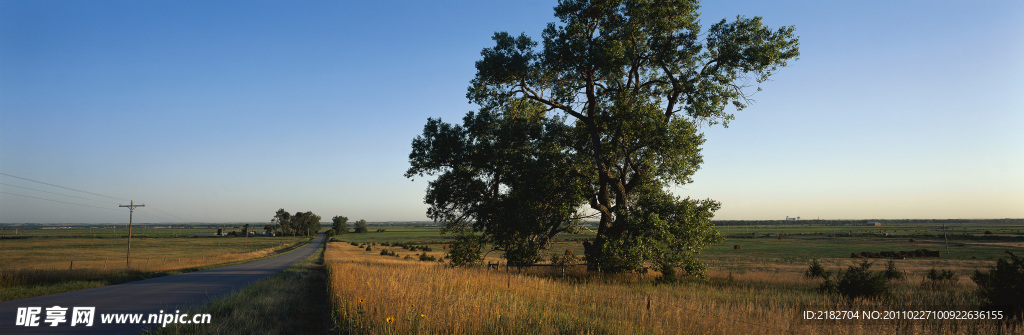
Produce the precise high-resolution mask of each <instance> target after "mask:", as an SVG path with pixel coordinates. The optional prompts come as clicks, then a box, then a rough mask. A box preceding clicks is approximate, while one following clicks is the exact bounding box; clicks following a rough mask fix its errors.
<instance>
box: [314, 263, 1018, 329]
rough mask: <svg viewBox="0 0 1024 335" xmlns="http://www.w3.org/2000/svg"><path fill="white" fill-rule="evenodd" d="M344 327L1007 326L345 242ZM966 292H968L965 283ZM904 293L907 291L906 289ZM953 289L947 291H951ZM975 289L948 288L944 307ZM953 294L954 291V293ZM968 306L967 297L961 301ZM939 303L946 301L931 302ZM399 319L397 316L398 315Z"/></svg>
mask: <svg viewBox="0 0 1024 335" xmlns="http://www.w3.org/2000/svg"><path fill="white" fill-rule="evenodd" d="M325 259H326V264H327V268H328V273H329V278H330V285H329V286H330V292H331V298H332V299H333V304H334V311H335V317H336V320H337V323H338V325H339V328H338V332H339V333H360V334H362V333H380V334H395V333H434V334H481V333H485V334H554V333H601V334H604V333H611V334H637V333H638V334H678V333H700V334H706V333H728V334H735V333H759V334H761V333H772V334H776V333H801V334H804V333H810V334H815V333H822V334H831V333H843V334H875V333H935V332H940V333H965V334H966V333H972V334H973V333H997V332H1019V331H1021V329H1020V328H1019V326H1012V325H1005V324H1002V323H998V322H994V321H984V322H968V321H965V322H940V321H920V320H917V321H871V322H856V321H854V322H844V323H836V322H824V321H804V320H801V319H800V316H801V314H802V312H803V311H804V310H808V309H813V310H868V311H872V310H877V311H884V310H891V309H893V308H894V306H892V304H893V303H892V302H887V301H873V300H855V301H847V300H845V299H843V298H840V297H836V296H825V295H820V294H818V293H816V292H815V290H814V288H815V286H816V282H814V281H810V280H806V279H800V278H797V277H795V276H794V277H788V275H787V276H784V277H782V278H779V276H777V275H776V274H772V273H753V272H748V273H745V274H738V275H737V274H733V275H732V276H731V278H730V277H728V275H727V274H726V276H727V277H724V278H723V277H721V275H722V274H721V273H715V274H712V279H711V280H709V281H703V282H700V281H691V282H685V283H682V284H673V285H657V284H655V283H654V281H653V280H651V279H652V276H653V275H647V276H641V275H629V274H626V275H605V276H592V275H586V274H576V275H572V274H570V275H567V276H566V278H564V279H563V278H561V276H560V274H559V275H555V274H554V273H553V272H552V273H548V274H543V273H536V274H531V275H520V274H515V273H512V272H505V271H503V270H502V271H494V270H490V271H488V270H486V269H483V268H468V269H467V268H450V267H446V266H444V265H441V264H438V263H436V262H418V261H405V260H401V259H397V258H394V257H387V256H380V255H378V254H376V253H373V254H371V253H367V252H364V251H363V250H362V249H359V248H357V247H353V246H350V245H348V244H344V243H330V244H329V245H328V247H327V252H326V256H325ZM898 285H899V288H898V290H897V291H898V292H899V293H897V296H896V297H895V298H894V299H895V300H894V301H897V302H898V301H900V299H903V300H904V301H907V302H906V303H902V304H901V303H896V305H899V306H896V307H900V308H916V307H922V308H923V307H925V306H924V305H923V304H924V303H927V301H925V302H920V301H921V300H920V299H918V295H919V294H920V293H921V292H923V289H921V287H920V286H919V285H917V284H916V283H913V282H910V281H908V282H905V283H902V284H898ZM965 292H966V293H965ZM899 294H903V295H902V296H900V295H899ZM943 296H945V297H946V298H941V297H943ZM969 296H970V294H969V290H967V289H962V290H961V291H947V292H943V293H936V294H934V295H933V297H934V299H937V300H936V301H932V302H937V303H940V304H943V305H941V306H951V304H961V305H964V306H970V305H971V304H972V303H974V302H972V301H967V300H968V299H969V298H968V297H969ZM943 299H945V300H943ZM958 308H960V307H958ZM929 309H933V310H934V309H935V306H930V307H929ZM389 319H390V320H391V321H390V322H389Z"/></svg>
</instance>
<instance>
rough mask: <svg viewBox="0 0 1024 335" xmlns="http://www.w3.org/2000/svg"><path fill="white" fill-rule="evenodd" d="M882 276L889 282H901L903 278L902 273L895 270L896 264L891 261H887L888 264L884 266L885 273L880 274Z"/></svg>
mask: <svg viewBox="0 0 1024 335" xmlns="http://www.w3.org/2000/svg"><path fill="white" fill-rule="evenodd" d="M882 275H883V276H885V279H889V280H901V279H903V278H904V277H905V276H904V274H903V271H900V269H898V268H896V262H894V261H893V260H891V259H890V260H889V263H886V264H885V271H884V272H882Z"/></svg>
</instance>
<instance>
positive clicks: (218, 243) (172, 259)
mask: <svg viewBox="0 0 1024 335" xmlns="http://www.w3.org/2000/svg"><path fill="white" fill-rule="evenodd" d="M79 230H81V229H79ZM19 233H20V232H19ZM26 233H27V234H26V235H28V236H21V237H18V238H5V239H3V240H0V254H2V255H3V257H2V258H0V300H10V299H17V298H23V297H29V296H36V295H42V294H50V293H56V292H64V291H69V290H75V289H81V288H88V287H96V286H103V285H109V284H113V283H120V282H125V281H131V280H137V279H143V278H149V277H153V276H160V275H166V274H173V273H180V272H185V271H192V270H196V269H202V268H205V267H210V266H215V265H220V264H229V263H235V262H240V261H246V260H252V259H257V258H261V257H266V256H270V255H273V254H276V253H278V252H282V251H284V250H290V248H293V247H295V246H297V245H299V244H301V243H303V242H305V241H308V240H309V239H308V238H304V237H249V238H244V237H200V238H172V237H159V238H156V237H151V238H142V237H139V236H138V235H136V237H135V238H133V239H132V249H131V268H130V269H128V268H127V266H126V262H125V257H126V251H127V239H126V238H114V237H104V238H100V237H77V236H76V237H72V236H67V235H63V236H62V235H59V233H58V234H54V235H47V234H45V232H39V231H33V232H26ZM133 233H134V231H133ZM133 235H134V234H133Z"/></svg>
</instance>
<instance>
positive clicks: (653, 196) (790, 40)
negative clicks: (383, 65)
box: [406, 0, 799, 276]
mask: <svg viewBox="0 0 1024 335" xmlns="http://www.w3.org/2000/svg"><path fill="white" fill-rule="evenodd" d="M698 10H699V9H698V5H697V4H696V3H694V2H689V1H611V2H600V3H592V2H582V1H572V0H564V1H560V2H559V4H558V6H556V7H555V16H556V17H558V18H559V20H560V21H561V22H560V23H558V24H555V23H552V24H549V25H548V27H547V29H545V30H544V33H543V44H542V45H539V44H538V43H537V42H534V41H533V40H532V39H531V38H530V37H527V36H525V35H520V36H512V35H510V34H508V33H505V32H499V33H495V34H494V37H493V40H494V42H495V45H494V47H492V48H487V49H484V50H483V51H482V52H481V55H482V59H481V60H479V61H478V62H477V63H476V68H477V74H476V77H475V78H474V79H473V80H472V81H471V83H470V87H469V89H468V92H467V98H468V99H469V100H470V102H471V103H474V104H476V105H478V106H480V110H479V111H478V112H475V113H473V112H471V113H469V114H468V115H466V117H465V118H464V119H463V123H462V124H461V125H458V124H455V125H453V124H449V123H445V122H442V121H441V120H439V119H429V120H428V121H427V124H426V126H425V127H424V131H423V135H421V136H418V137H417V138H416V139H415V140H414V141H413V143H412V147H413V148H412V149H413V150H412V153H411V154H410V155H409V161H410V165H411V167H410V168H409V170H408V171H407V172H406V177H409V178H411V177H414V176H424V175H436V176H437V178H436V179H435V180H433V181H431V182H430V184H429V186H428V188H427V195H426V197H425V202H426V203H427V204H428V205H430V208H429V209H428V211H427V215H428V216H429V217H430V218H432V219H433V220H435V221H436V222H446V223H447V231H449V232H459V231H462V230H463V229H466V228H471V229H472V230H473V231H475V232H477V233H479V234H482V236H483V237H484V238H485V239H486V240H487V241H489V242H491V243H493V244H494V246H495V248H496V249H499V250H503V251H504V252H505V257H506V258H507V259H509V261H510V262H513V261H514V262H515V263H532V262H534V261H536V260H537V259H539V252H538V251H539V250H540V249H543V248H545V247H546V245H547V244H548V242H549V241H550V240H551V239H552V238H553V237H554V236H555V235H557V234H559V233H564V232H573V231H575V230H577V229H578V226H579V218H580V216H581V215H580V213H578V211H579V210H581V209H582V208H583V207H586V206H589V207H590V209H592V210H593V211H595V212H597V213H598V215H599V216H600V223H599V224H598V228H597V237H596V239H595V241H594V243H592V244H590V245H588V246H587V248H586V258H587V261H588V266H589V267H590V268H591V269H592V270H602V271H607V272H622V271H642V270H643V267H644V264H645V263H647V262H650V263H651V264H654V266H655V267H657V268H658V269H659V270H660V271H662V273H663V274H666V275H669V276H671V275H673V274H675V273H677V272H678V270H682V271H683V272H685V273H687V274H691V275H702V274H703V271H704V268H705V266H704V265H703V264H701V263H700V262H699V261H697V258H696V257H697V254H699V253H700V251H701V250H703V249H704V248H706V247H707V246H709V245H712V244H714V243H718V242H720V241H721V240H722V237H721V235H720V234H719V233H718V232H717V231H716V230H715V228H714V226H713V225H712V224H711V221H710V220H711V217H712V216H713V214H714V212H715V210H717V209H718V208H719V204H718V203H717V202H714V201H712V200H690V199H689V198H686V199H680V198H678V197H675V196H672V195H671V194H669V193H668V191H667V190H668V189H669V188H670V187H672V186H678V185H683V184H687V183H690V182H692V180H691V176H692V175H693V174H694V173H696V171H697V169H698V168H699V166H700V164H702V162H703V158H702V156H701V154H700V146H701V145H702V144H703V143H704V138H703V135H701V133H700V131H699V127H700V126H701V125H703V124H709V125H713V124H717V123H723V124H725V123H727V122H728V121H729V120H731V119H732V118H733V117H732V115H731V114H729V113H727V112H726V108H727V107H728V106H732V107H733V108H735V109H736V110H740V109H742V108H744V107H745V106H746V103H747V102H748V101H749V100H748V99H747V97H748V94H749V92H745V91H744V90H743V89H742V87H743V86H744V85H745V84H746V82H747V81H748V80H749V79H754V80H755V81H756V82H759V83H760V82H763V81H765V80H767V79H768V78H769V77H770V75H771V74H772V73H773V72H774V71H775V70H776V69H777V68H779V67H782V66H785V65H786V64H787V61H788V60H791V59H795V58H796V57H797V56H798V55H799V51H798V45H799V43H798V41H797V37H796V36H795V35H794V28H793V27H783V28H780V29H777V30H772V29H769V28H768V27H765V26H763V25H762V22H761V18H759V17H754V18H744V17H738V18H737V19H736V20H735V21H733V22H727V21H725V20H723V21H722V22H719V23H717V24H714V25H712V26H711V27H710V28H709V29H708V30H707V31H703V32H702V28H701V25H700V20H699V11H698ZM702 39H703V41H702ZM758 90H759V89H758Z"/></svg>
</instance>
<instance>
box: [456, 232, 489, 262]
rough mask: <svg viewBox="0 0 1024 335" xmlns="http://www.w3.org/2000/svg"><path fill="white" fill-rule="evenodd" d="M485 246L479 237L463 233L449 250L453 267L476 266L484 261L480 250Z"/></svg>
mask: <svg viewBox="0 0 1024 335" xmlns="http://www.w3.org/2000/svg"><path fill="white" fill-rule="evenodd" d="M483 246H484V243H483V239H482V238H481V237H479V236H476V235H473V234H469V233H461V234H459V235H458V236H456V237H455V241H453V242H452V243H451V248H449V250H448V256H447V257H448V259H450V260H451V264H452V265H453V266H465V265H474V264H476V263H477V262H480V260H481V259H483V256H481V254H480V249H482V248H483Z"/></svg>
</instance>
